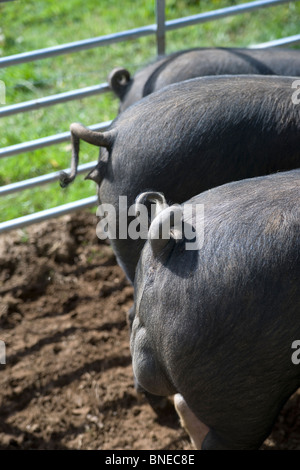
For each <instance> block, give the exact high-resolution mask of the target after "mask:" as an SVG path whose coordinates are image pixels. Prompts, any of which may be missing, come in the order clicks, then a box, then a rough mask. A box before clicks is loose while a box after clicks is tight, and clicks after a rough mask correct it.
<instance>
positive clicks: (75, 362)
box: [0, 212, 300, 450]
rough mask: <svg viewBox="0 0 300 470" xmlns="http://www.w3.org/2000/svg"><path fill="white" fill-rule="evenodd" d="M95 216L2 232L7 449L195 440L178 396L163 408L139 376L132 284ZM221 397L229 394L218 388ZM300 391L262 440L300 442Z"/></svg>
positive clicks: (270, 444)
mask: <svg viewBox="0 0 300 470" xmlns="http://www.w3.org/2000/svg"><path fill="white" fill-rule="evenodd" d="M96 223H97V220H96V216H94V215H92V214H91V213H89V212H81V213H77V214H75V215H70V216H66V217H63V218H61V219H58V220H55V221H50V222H47V223H44V224H41V225H36V226H32V227H29V228H28V229H26V230H19V231H15V232H12V233H10V234H8V235H2V236H0V266H1V270H0V328H1V330H0V339H1V340H3V341H5V343H6V364H5V365H0V449H103V450H116V449H118V450H123V449H124V450H125V449H131V450H137V449H149V450H161V449H167V450H172V449H174V450H175V449H183V450H191V449H192V447H191V445H190V443H189V439H188V436H187V435H186V433H185V431H184V430H183V429H181V428H180V425H179V420H178V418H177V416H176V414H175V413H174V410H173V407H172V405H171V402H169V403H168V405H167V406H166V408H164V409H163V410H161V412H160V413H159V416H158V415H157V414H156V413H155V412H154V411H153V409H152V408H151V407H150V406H149V404H148V403H147V401H146V399H145V398H144V397H139V396H137V393H136V391H135V389H134V386H133V377H132V369H131V358H130V351H129V331H128V325H127V320H126V317H127V311H128V309H129V308H130V306H131V305H132V294H133V289H132V287H131V286H130V285H129V283H128V282H127V280H126V279H125V276H124V274H123V272H122V271H121V269H120V268H119V266H117V264H116V262H115V257H114V255H113V252H112V250H111V248H110V246H109V245H108V244H107V243H106V242H100V241H99V240H98V238H97V237H96V233H95V227H96ZM220 399H221V397H220ZM299 409H300V392H299V393H297V394H295V395H294V396H293V397H292V398H291V399H290V400H289V401H288V403H287V404H286V406H285V407H284V409H283V410H282V412H281V414H280V416H279V417H278V420H277V422H276V424H275V426H274V428H273V432H272V434H271V436H270V437H269V438H268V439H267V440H266V441H265V443H264V445H263V446H262V448H263V449H300V413H299Z"/></svg>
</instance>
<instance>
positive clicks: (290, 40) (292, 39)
mask: <svg viewBox="0 0 300 470" xmlns="http://www.w3.org/2000/svg"><path fill="white" fill-rule="evenodd" d="M299 42H300V34H295V35H294V36H288V37H286V38H281V39H274V40H273V41H268V42H262V43H261V44H257V45H254V46H250V48H251V49H255V48H260V49H263V48H265V47H281V46H287V45H292V44H298V43H299Z"/></svg>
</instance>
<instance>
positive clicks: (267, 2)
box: [0, 0, 300, 233]
mask: <svg viewBox="0 0 300 470" xmlns="http://www.w3.org/2000/svg"><path fill="white" fill-rule="evenodd" d="M4 1H12V0H4ZM295 1H299V0H295ZM284 3H290V0H258V1H251V2H249V3H244V4H241V5H235V6H231V7H227V8H221V9H218V10H214V11H209V12H205V13H200V14H198V15H193V16H188V17H184V18H178V19H175V20H171V21H166V20H165V0H156V23H155V24H152V25H148V26H144V27H141V28H136V29H131V30H128V31H122V32H118V33H114V34H109V35H106V36H100V37H95V38H90V39H85V40H81V41H75V42H72V43H68V44H62V45H59V46H55V47H49V48H45V49H40V50H35V51H30V52H24V53H21V54H16V55H12V56H8V57H3V58H0V68H4V67H9V66H12V65H17V64H22V63H25V62H31V61H35V60H40V59H44V58H49V57H54V56H58V55H62V54H67V53H71V52H78V51H82V50H86V49H91V48H95V47H104V46H106V45H109V44H113V43H116V42H121V41H127V40H129V39H131V40H132V39H136V38H140V37H143V36H148V35H155V36H156V47H157V54H158V55H161V54H164V52H165V43H166V33H167V32H168V31H171V30H175V29H178V28H183V27H186V26H191V25H195V24H199V23H204V22H207V21H212V20H218V19H221V18H224V17H227V16H233V15H238V14H242V13H245V12H250V11H253V10H257V9H260V8H266V7H270V6H274V5H281V4H284ZM299 42H300V34H297V35H295V36H290V37H285V38H281V39H277V40H274V41H270V42H267V43H263V44H255V45H250V46H249V47H256V48H258V47H259V48H263V47H279V46H285V45H292V44H296V43H299ZM108 91H110V89H109V86H108V84H107V83H102V84H100V85H95V86H90V87H86V88H81V89H77V90H72V91H69V92H65V93H60V94H55V95H51V96H46V97H44V98H40V99H37V100H32V101H26V102H23V103H18V104H15V105H11V106H5V107H1V108H0V118H1V117H2V118H4V117H6V116H10V115H12V114H17V113H23V112H27V111H32V110H36V109H39V108H43V107H46V106H52V105H55V104H58V103H63V102H66V101H71V100H77V99H81V98H84V97H88V96H92V95H98V94H101V93H107V92H108ZM110 123H111V121H109V122H101V123H98V124H94V125H92V126H90V128H91V129H93V130H104V129H107V127H108V126H109V125H110ZM69 140H70V132H63V133H60V134H55V135H51V136H47V137H42V138H40V139H36V140H33V141H28V142H22V143H20V144H17V145H12V146H9V147H5V148H2V149H0V159H1V158H4V157H6V158H7V157H10V156H13V155H17V154H20V153H23V152H27V151H31V150H36V149H39V148H42V147H47V146H50V145H55V144H60V143H62V142H68V141H69ZM95 164H96V162H89V163H86V164H83V165H79V167H78V173H83V172H86V171H87V170H89V169H91V168H93V167H94V166H95ZM67 171H68V170H67ZM59 174H60V171H58V172H54V173H49V174H46V175H42V176H38V177H35V178H31V179H27V180H24V181H20V182H17V183H12V184H8V185H6V186H2V187H0V196H4V195H8V194H12V193H16V192H18V191H22V190H24V189H29V188H32V187H35V186H40V185H43V184H47V183H51V182H53V181H56V180H58V179H59ZM96 203H97V197H96V196H92V197H89V198H85V199H81V200H78V201H75V202H71V203H68V204H64V205H61V206H57V207H54V208H52V209H48V210H44V211H41V212H36V213H34V214H30V215H27V216H24V217H19V218H17V219H13V220H9V221H7V222H3V223H1V224H0V233H3V232H7V231H9V230H12V229H16V228H21V227H24V226H27V225H30V224H33V223H37V222H41V221H44V220H46V219H49V218H53V217H58V216H61V215H64V214H67V213H70V212H73V211H76V210H78V209H83V208H88V207H92V206H94V205H95V204H96Z"/></svg>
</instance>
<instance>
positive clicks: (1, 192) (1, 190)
mask: <svg viewBox="0 0 300 470" xmlns="http://www.w3.org/2000/svg"><path fill="white" fill-rule="evenodd" d="M96 164H97V160H95V161H93V162H88V163H83V164H82V165H78V167H77V174H78V175H79V174H80V173H85V172H86V171H89V170H92V168H94V167H95V166H96ZM62 171H65V172H67V173H68V172H69V171H70V169H69V168H67V169H65V170H62ZM60 173H61V171H55V172H53V173H47V174H46V175H41V176H36V177H35V178H29V179H27V180H23V181H17V182H16V183H11V184H7V185H6V186H1V187H0V196H8V195H9V194H12V193H16V192H19V191H24V190H25V189H30V188H34V187H35V186H40V185H42V184H48V183H53V182H55V181H58V180H59V176H60Z"/></svg>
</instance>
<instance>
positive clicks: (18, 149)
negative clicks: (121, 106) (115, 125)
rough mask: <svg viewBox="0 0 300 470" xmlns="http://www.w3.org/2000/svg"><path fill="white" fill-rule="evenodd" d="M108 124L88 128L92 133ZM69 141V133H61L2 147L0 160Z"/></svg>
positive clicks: (109, 122) (106, 126) (105, 127)
mask: <svg viewBox="0 0 300 470" xmlns="http://www.w3.org/2000/svg"><path fill="white" fill-rule="evenodd" d="M110 124H111V121H106V122H101V123H100V124H93V125H92V126H89V128H90V129H92V130H93V131H104V130H105V129H107V128H108V127H109V125H110ZM69 141H70V131H69V132H61V133H60V134H55V135H49V136H48V137H41V138H40V139H36V140H30V141H28V142H22V143H21V144H16V145H10V146H9V147H4V148H2V149H0V158H4V157H12V156H13V155H18V154H19V153H24V152H29V151H32V150H37V149H40V148H43V147H48V146H49V145H54V144H61V143H63V142H69Z"/></svg>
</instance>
